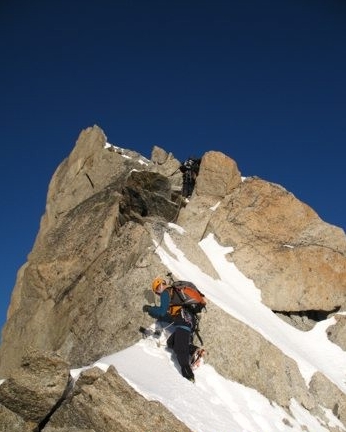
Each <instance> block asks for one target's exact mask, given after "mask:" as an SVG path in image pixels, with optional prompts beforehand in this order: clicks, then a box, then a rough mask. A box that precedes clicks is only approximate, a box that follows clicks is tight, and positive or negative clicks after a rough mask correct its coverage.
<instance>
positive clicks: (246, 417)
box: [71, 335, 346, 432]
mask: <svg viewBox="0 0 346 432" xmlns="http://www.w3.org/2000/svg"><path fill="white" fill-rule="evenodd" d="M110 365H113V366H114V367H115V368H116V369H117V371H118V372H119V373H120V375H121V376H122V377H123V378H124V379H125V380H126V381H127V382H128V383H129V384H130V385H131V386H132V387H133V388H134V389H135V390H136V391H137V392H139V393H140V394H141V395H143V396H144V397H145V398H146V399H148V400H155V401H158V402H160V403H162V404H163V405H165V406H166V408H168V409H169V410H170V411H171V412H172V413H173V414H174V415H175V416H176V417H177V418H178V419H179V420H181V421H183V422H184V423H185V424H186V425H187V426H188V427H189V428H190V429H191V430H192V431H194V432H215V431H232V432H244V431H247V432H258V431H261V432H262V431H265V432H278V431H282V432H284V431H285V432H292V431H294V432H298V431H309V432H328V431H330V430H331V428H333V427H338V428H339V430H346V428H345V427H344V426H343V425H342V423H341V422H340V421H339V420H338V419H337V418H336V417H335V416H334V414H333V413H332V411H331V410H329V409H324V411H325V417H326V420H322V419H321V418H316V417H314V416H313V415H312V414H310V413H309V411H307V410H306V409H305V408H303V407H302V406H301V405H300V404H299V403H297V401H296V400H294V399H292V400H291V402H290V407H289V409H290V411H291V413H292V414H289V413H288V412H286V411H285V410H284V409H283V408H281V407H280V406H278V405H277V404H276V403H273V402H271V401H269V400H268V399H266V398H265V397H264V396H263V395H261V394H260V393H259V392H258V391H256V390H254V389H252V388H249V387H246V386H244V385H241V384H239V383H237V382H234V381H230V380H227V379H225V378H223V377H222V376H221V375H219V374H218V373H217V372H216V371H215V369H214V368H213V367H211V366H210V365H208V364H203V365H201V366H200V367H199V368H198V369H197V370H196V371H195V376H196V383H195V384H192V383H190V382H189V381H187V380H186V379H184V378H183V377H182V376H181V375H180V373H179V370H178V369H179V367H178V366H177V364H176V362H175V361H174V358H173V357H172V355H171V353H170V352H169V351H168V350H167V349H166V347H165V336H164V335H163V336H162V337H161V339H160V344H159V345H158V341H157V340H156V339H154V338H147V339H145V340H142V341H140V342H138V343H137V344H136V345H134V346H132V347H130V348H128V349H126V350H124V351H121V352H118V353H115V354H113V355H110V356H107V357H103V358H101V359H100V360H98V361H97V362H95V363H94V364H93V365H91V366H92V367H93V366H97V367H99V368H100V369H102V370H104V371H106V370H107V369H108V367H109V366H110ZM82 370H84V368H82V369H75V370H72V371H71V375H72V376H73V377H74V378H75V379H78V376H79V374H80V372H81V371H82Z"/></svg>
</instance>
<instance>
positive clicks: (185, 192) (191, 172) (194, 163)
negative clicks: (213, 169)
mask: <svg viewBox="0 0 346 432" xmlns="http://www.w3.org/2000/svg"><path fill="white" fill-rule="evenodd" d="M200 163H201V159H196V158H194V157H189V158H188V159H186V161H185V162H184V163H182V164H181V165H180V167H179V169H180V171H181V172H182V173H183V188H182V196H183V197H184V198H190V196H191V195H192V192H193V189H194V187H195V183H196V178H197V176H198V173H199V166H200Z"/></svg>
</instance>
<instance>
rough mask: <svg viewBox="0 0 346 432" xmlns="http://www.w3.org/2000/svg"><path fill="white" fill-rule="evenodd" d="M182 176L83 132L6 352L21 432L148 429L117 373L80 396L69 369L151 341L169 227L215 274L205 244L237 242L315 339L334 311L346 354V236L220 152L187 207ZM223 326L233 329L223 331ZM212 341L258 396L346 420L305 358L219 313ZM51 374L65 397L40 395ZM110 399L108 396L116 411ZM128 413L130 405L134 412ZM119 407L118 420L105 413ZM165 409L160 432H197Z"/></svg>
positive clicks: (101, 376) (263, 284)
mask: <svg viewBox="0 0 346 432" xmlns="http://www.w3.org/2000/svg"><path fill="white" fill-rule="evenodd" d="M179 166H180V162H179V161H178V160H176V159H175V158H174V156H173V155H172V154H171V153H167V152H165V151H164V150H163V149H160V148H159V147H157V146H155V147H154V148H153V151H152V156H151V160H147V159H146V158H144V157H143V156H141V155H140V154H138V153H136V152H133V151H130V150H123V149H119V148H117V147H114V146H111V145H107V139H106V136H105V134H104V132H103V131H102V130H101V129H100V128H99V127H97V126H94V127H92V128H88V129H86V130H84V131H82V132H81V134H80V136H79V139H78V141H77V143H76V145H75V147H74V148H73V150H72V152H71V154H70V155H69V157H68V158H67V159H65V160H64V161H63V162H62V163H61V164H60V166H59V167H58V168H57V170H56V172H55V173H54V176H53V178H52V180H51V182H50V185H49V189H48V195H47V204H46V211H45V214H44V215H43V217H42V219H41V224H40V230H39V233H38V235H37V237H36V241H35V244H34V247H33V249H32V251H31V253H30V254H29V256H28V261H27V262H26V263H25V264H24V265H23V266H22V267H21V269H19V271H18V274H17V281H16V285H15V287H14V290H13V294H12V298H11V304H10V307H9V310H8V320H7V322H6V325H5V327H4V329H3V333H2V344H1V347H0V377H1V378H8V380H7V381H5V383H4V384H2V385H1V386H0V404H1V405H0V420H1V419H4V422H5V421H6V422H12V423H13V424H15V425H16V426H15V427H17V426H18V427H20V426H19V425H22V429H18V430H23V431H25V430H26V429H25V428H28V427H29V429H28V430H33V428H32V424H34V425H36V426H37V425H41V426H40V428H41V429H42V430H45V431H59V432H62V431H64V430H66V431H67V430H68V431H71V430H80V431H93V430H95V431H103V430H105V431H106V430H107V431H112V430H117V431H121V430H124V431H125V430H131V431H136V430H141V429H140V422H139V423H138V424H137V423H135V420H134V418H135V417H136V413H138V415H140V418H142V419H145V420H144V421H147V417H146V414H145V413H144V412H142V411H141V405H143V404H144V401H143V400H142V399H141V398H140V397H139V395H137V394H136V393H135V392H134V391H133V390H132V389H130V388H129V387H128V386H127V384H125V383H124V382H123V381H122V380H121V379H120V378H119V377H118V375H117V373H116V371H115V370H109V371H107V372H106V373H101V372H100V371H95V370H93V371H88V372H87V373H85V374H83V376H82V377H81V378H80V381H78V382H77V385H76V387H75V388H74V389H73V391H72V390H71V389H69V388H68V382H69V380H68V376H67V375H68V374H67V370H68V368H77V367H81V366H83V365H88V364H91V363H93V362H94V361H96V360H97V359H99V358H100V357H102V356H105V355H108V354H111V353H114V352H117V351H120V350H122V349H124V348H126V347H128V346H130V345H132V344H133V343H135V342H136V341H138V338H139V335H138V325H139V323H141V324H144V325H145V324H149V323H151V319H149V318H148V317H147V316H143V313H142V310H141V306H142V304H143V303H146V302H148V301H152V298H150V296H151V295H152V293H151V292H150V290H149V291H148V288H149V287H150V283H151V280H152V279H153V278H154V277H156V276H157V275H158V274H166V273H167V268H165V266H164V265H163V264H162V263H161V261H160V259H159V258H158V256H157V255H156V253H155V247H156V245H157V244H160V243H161V242H162V239H163V235H164V233H165V232H170V226H169V223H170V222H174V223H176V224H178V225H180V226H182V227H183V228H184V229H185V231H186V234H185V235H184V242H182V240H181V239H178V238H175V239H174V240H176V241H177V244H178V247H179V248H181V250H182V251H183V252H184V254H185V255H186V256H187V257H188V259H189V260H190V261H191V262H193V263H195V264H196V265H197V266H199V267H201V268H203V271H205V273H207V274H209V275H210V276H211V277H213V278H216V277H217V275H216V274H215V270H214V269H213V267H212V266H211V265H210V263H209V262H206V260H205V256H204V255H203V254H202V253H200V252H199V251H198V250H197V248H196V242H198V241H200V240H202V239H203V238H204V237H206V236H207V235H208V234H209V233H214V234H215V236H216V238H217V239H218V241H219V242H220V243H221V244H222V245H225V246H232V247H233V248H234V251H233V252H232V253H231V254H230V255H229V257H228V259H229V261H230V262H234V263H235V264H236V266H237V267H238V268H239V269H240V270H241V271H242V272H243V273H244V274H245V275H246V276H247V277H249V278H251V279H253V281H254V283H255V285H256V286H257V287H258V288H259V289H260V290H261V293H262V301H263V303H264V304H266V305H267V306H268V307H270V308H271V309H272V310H273V311H275V312H276V313H277V314H279V315H280V316H281V317H282V319H284V320H286V321H287V322H289V323H290V324H291V325H294V326H296V327H298V328H300V329H303V330H308V329H310V328H312V327H313V325H314V323H315V322H316V321H317V320H321V319H325V318H326V317H330V316H334V315H335V323H334V324H333V325H332V326H330V327H329V329H328V335H329V338H330V340H332V341H333V342H334V343H335V344H338V345H339V346H340V347H341V348H342V349H344V350H345V349H346V348H345V346H346V345H345V328H346V323H345V319H344V318H345V316H344V315H340V314H339V315H338V314H336V312H337V311H345V310H346V237H345V233H344V232H343V230H341V229H340V228H338V227H335V226H332V225H329V224H327V223H325V222H323V221H322V220H321V219H320V218H319V217H318V215H317V214H316V213H315V212H314V211H313V210H312V209H311V208H310V207H308V206H307V205H306V204H304V203H302V202H300V201H299V200H297V199H296V198H295V197H294V195H292V194H291V193H289V192H288V191H286V190H285V189H284V188H282V187H281V186H279V185H276V184H273V183H269V182H266V181H264V180H261V179H259V178H256V177H251V178H247V179H242V178H241V174H240V171H239V170H238V167H237V164H236V162H235V161H234V160H232V159H231V158H229V157H227V156H226V155H224V154H222V153H220V152H215V151H210V152H207V153H205V154H204V155H202V161H201V166H200V172H199V175H198V177H197V181H196V186H195V190H194V192H193V195H192V197H191V199H190V202H189V203H188V204H187V205H186V203H183V201H182V199H181V196H180V193H179V191H180V189H181V184H182V178H181V173H180V171H179ZM211 209H212V210H211ZM173 231H174V230H172V232H170V234H172V236H174V233H173ZM220 315H221V316H222V319H220ZM215 321H218V322H219V321H220V325H219V326H218V328H217V331H216V330H215V326H213V322H215ZM202 332H203V334H204V339H205V343H206V344H207V345H208V348H209V352H210V355H209V357H208V362H209V363H210V364H211V365H213V366H214V367H215V368H216V369H217V370H218V372H219V373H221V374H222V375H224V376H225V377H227V378H229V379H232V380H236V381H238V382H241V383H244V384H246V385H247V386H250V387H253V388H256V389H258V391H260V392H261V393H262V394H264V395H265V396H266V397H268V398H269V399H271V400H273V401H276V402H277V403H278V404H280V405H281V406H283V407H287V406H288V405H289V400H290V398H291V397H295V398H296V400H297V401H299V402H300V403H302V404H303V405H304V406H305V407H307V408H308V409H310V410H312V411H313V410H317V407H318V405H319V404H322V405H325V406H328V407H330V409H333V410H334V411H333V412H337V414H336V415H338V416H339V418H340V419H341V420H342V421H344V422H346V419H345V415H346V414H345V413H346V410H343V408H344V407H345V395H343V394H340V391H339V390H338V389H335V386H334V385H332V384H331V383H329V382H328V381H327V380H326V379H325V378H321V377H315V380H314V381H313V385H311V386H310V388H307V387H306V385H305V383H304V381H303V379H302V377H301V375H300V373H299V371H298V369H297V367H296V365H295V364H294V362H292V360H291V359H289V358H287V357H286V356H284V355H283V354H282V353H281V352H280V351H279V350H278V349H277V348H276V347H274V346H272V345H271V344H270V343H269V342H268V341H266V340H265V339H264V338H263V337H262V336H261V335H260V334H258V333H257V332H255V331H254V330H253V329H251V328H249V327H247V326H246V325H245V324H243V323H240V322H239V321H237V320H236V319H234V318H232V317H230V316H229V315H227V314H225V313H223V312H222V311H220V310H219V308H217V307H216V306H214V305H210V307H209V308H208V314H206V315H205V318H203V320H202ZM221 340H222V341H223V343H220V341H221ZM225 340H226V341H227V343H224V341H225ZM249 341H251V343H249ZM220 346H221V348H220ZM28 347H33V348H34V349H36V350H37V351H36V352H37V353H38V354H37V355H36V357H35V356H33V357H30V358H31V359H33V358H35V359H36V360H35V361H34V363H35V364H37V365H38V366H36V367H35V369H32V368H30V367H29V366H25V362H26V361H25V360H24V363H23V359H25V358H26V357H25V356H26V352H27V349H28ZM220 349H221V351H222V352H221V354H220ZM44 352H50V353H54V355H52V356H51V355H49V356H46V355H44V354H42V353H44ZM216 353H217V354H216ZM54 356H57V358H58V359H59V360H57V359H56V358H55V357H54ZM39 359H45V360H39ZM53 359H55V360H54V361H53ZM235 360H236V361H235ZM30 361H32V360H30ZM46 363H47V365H46ZM30 364H31V363H30ZM59 365H60V366H59ZM41 368H42V370H43V372H44V371H46V372H47V375H49V374H50V373H53V369H54V368H57V369H58V370H61V373H59V374H58V377H61V381H60V384H59V385H57V384H55V385H54V388H55V389H59V391H57V392H56V393H54V394H52V393H50V391H52V390H53V388H49V386H48V387H47V388H46V389H45V390H42V388H43V387H41V388H40V390H38V389H37V388H36V387H35V385H34V381H35V379H34V378H32V377H33V376H35V374H37V376H40V375H39V374H40V369H41ZM273 370H275V373H274V374H273V373H272V371H273ZM28 371H30V374H29V375H30V376H31V378H30V379H32V381H30V380H29V378H28V376H29V375H28V373H29V372H28ZM43 372H42V373H43ZM54 374H56V372H54ZM66 374H67V375H66ZM23 382H24V383H27V382H31V383H32V386H33V389H32V390H33V391H36V394H35V397H33V400H34V401H36V403H37V405H38V406H40V407H41V410H40V409H38V410H37V413H36V417H35V416H33V413H32V411H33V409H32V406H31V405H30V401H29V399H30V398H31V397H27V396H26V393H25V392H24V393H23V395H21V394H20V393H21V392H20V391H19V389H21V388H22V387H23ZM42 382H43V383H44V382H45V380H42ZM47 382H48V381H47ZM268 383H269V384H268ZM24 387H25V386H24ZM64 389H67V390H66V391H67V395H66V394H65V393H64V391H63V390H64ZM61 392H63V393H64V396H63V400H62V401H60V399H59V397H61ZM98 392H101V393H102V395H103V396H102V397H103V398H104V399H106V400H107V402H106V403H105V402H104V403H103V406H101V405H102V404H101V402H100V401H101V399H99V398H100V397H101V396H98ZM328 392H329V393H328ZM114 393H116V394H117V397H116V398H115V399H112V398H113V397H114ZM27 394H29V393H27ZM329 394H332V395H334V396H335V398H336V399H335V400H336V402H335V400H334V401H333V402H332V400H331V398H330V397H329V396H328V395H329ZM39 396H40V397H39ZM334 396H333V397H334ZM132 400H133V401H134V402H133V403H132ZM59 401H60V402H59ZM335 403H337V407H338V409H336V408H335ZM124 404H126V405H127V404H130V407H129V415H128V416H127V415H125V414H124V412H122V409H123V407H124V406H125V405H124ZM117 405H119V407H118V408H117V407H116V406H117ZM156 405H159V404H155V406H156ZM107 406H112V407H113V409H112V412H106V410H107ZM152 406H153V405H150V408H148V407H147V406H146V409H147V410H148V412H151V410H153V411H155V410H154V409H153V408H152ZM18 407H21V409H20V410H19V409H18ZM53 408H54V412H52V409H53ZM156 408H157V407H156ZM156 408H155V409H156ZM161 409H162V411H160V413H161V414H160V413H159V414H158V415H157V416H155V415H153V416H152V419H153V423H152V424H150V427H149V428H148V430H154V429H155V428H156V429H157V430H160V431H165V430H177V431H178V430H186V429H184V428H185V426H184V425H179V426H176V423H174V424H175V426H174V428H172V424H173V423H171V419H170V417H169V416H168V415H167V412H165V411H164V408H163V407H161ZM86 411H88V412H90V417H88V418H86V417H85V414H83V413H85V412H86ZM161 415H162V416H161ZM45 416H48V417H45ZM48 418H49V421H48V420H47V419H48ZM76 419H78V421H79V423H78V424H77V423H76V422H77V420H76ZM172 421H173V420H172ZM176 421H177V420H176V419H175V422H176ZM45 422H46V423H45ZM148 422H149V420H148ZM0 423H2V422H1V421H0ZM4 424H5V423H4ZM6 424H10V423H6ZM110 424H115V425H116V427H117V429H111V426H110ZM148 425H149V423H148ZM15 427H13V429H12V430H14V431H15V430H16V429H15ZM30 427H31V429H30ZM180 427H181V429H179V428H180ZM43 428H44V429H43ZM76 428H77V429H76ZM4 430H6V429H4ZM0 431H1V426H0Z"/></svg>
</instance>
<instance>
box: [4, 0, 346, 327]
mask: <svg viewBox="0 0 346 432" xmlns="http://www.w3.org/2000/svg"><path fill="white" fill-rule="evenodd" d="M0 48H1V51H0V52H1V68H0V101H1V104H0V110H1V113H0V114H1V116H0V119H1V120H0V121H1V144H2V146H1V162H0V163H1V177H2V181H1V182H0V185H1V186H0V187H1V197H2V202H3V204H2V211H1V213H0V215H1V216H0V218H1V219H0V226H1V242H0V247H1V286H0V292H1V294H0V327H2V325H3V323H4V321H5V314H6V310H7V307H8V303H9V299H10V293H11V291H12V289H13V286H14V284H15V278H16V274H17V271H18V269H19V267H20V266H21V265H22V264H23V263H25V262H26V260H27V254H28V253H29V252H30V250H31V249H32V246H33V242H34V239H35V237H36V234H37V232H38V229H39V222H40V218H41V216H42V214H43V213H44V208H45V202H46V193H47V189H48V184H49V181H50V179H51V177H52V175H53V173H54V171H55V169H56V168H57V166H58V165H59V163H60V162H62V160H63V159H64V158H65V157H67V156H68V155H69V153H70V152H71V150H72V148H73V147H74V144H75V141H76V139H77V137H78V135H79V133H80V131H81V130H82V129H84V128H86V127H88V126H92V125H94V124H97V125H99V126H100V127H101V128H102V129H103V130H104V131H105V133H106V135H107V137H108V141H109V142H111V143H112V144H117V145H119V146H122V147H125V148H129V149H132V150H136V151H138V152H140V153H142V154H143V155H144V156H147V157H150V154H151V149H152V147H153V145H158V146H160V147H163V148H164V149H165V150H167V151H171V152H172V153H173V154H174V155H175V156H176V157H177V158H178V159H180V160H183V159H185V157H186V156H189V155H190V154H192V155H196V156H200V155H203V153H204V152H206V151H208V150H218V151H221V152H224V153H225V154H227V155H229V156H230V157H232V158H233V159H235V160H236V162H237V164H238V167H239V169H240V171H241V173H242V175H244V176H249V175H257V176H259V177H261V178H263V179H265V180H268V181H272V182H275V183H279V184H281V185H282V186H284V187H285V188H286V189H287V190H289V191H290V192H292V193H293V194H294V195H295V196H296V197H297V198H299V199H301V200H302V201H304V202H306V203H307V204H309V205H310V206H311V207H312V208H313V209H314V210H315V211H316V212H317V213H318V214H319V215H320V217H321V218H322V219H323V220H325V221H327V222H329V223H331V224H333V225H337V226H340V227H342V228H343V229H346V217H345V206H346V205H345V198H344V197H345V191H344V186H345V179H344V175H345V174H344V173H345V168H344V167H345V161H344V159H343V156H344V149H345V142H346V85H345V77H346V3H345V1H344V0H280V1H277V0H262V1H259V0H248V1H244V0H234V1H232V0H224V1H219V0H213V1H211V0H208V1H203V0H198V1H197V0H196V1H189V0H184V1H180V0H174V1H163V0H158V1H152V0H145V1H144V0H122V1H117V0H83V1H82V0H80V1H79V0H74V1H71V0H68V1H67V0H50V1H47V0H35V1H31V2H29V1H27V0H11V1H2V2H1V3H0Z"/></svg>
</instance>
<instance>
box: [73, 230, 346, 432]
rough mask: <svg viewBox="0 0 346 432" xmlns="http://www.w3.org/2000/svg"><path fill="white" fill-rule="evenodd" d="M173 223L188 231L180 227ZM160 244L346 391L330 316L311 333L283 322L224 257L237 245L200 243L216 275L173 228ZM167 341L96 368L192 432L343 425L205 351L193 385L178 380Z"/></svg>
mask: <svg viewBox="0 0 346 432" xmlns="http://www.w3.org/2000/svg"><path fill="white" fill-rule="evenodd" d="M170 226H171V228H172V229H174V230H176V232H178V233H179V234H180V235H184V230H183V229H182V228H181V227H179V226H176V225H174V224H170ZM155 246H156V253H157V254H158V255H159V256H160V259H161V261H162V263H163V264H164V265H165V266H166V267H167V268H168V269H169V270H170V271H172V272H174V274H175V275H176V276H177V277H178V278H179V279H183V280H186V279H188V278H191V277H192V279H193V280H194V281H195V282H197V283H198V286H203V292H204V293H205V294H206V296H207V298H208V300H210V301H212V302H213V303H215V304H217V305H218V306H219V307H220V308H222V309H223V310H224V311H225V312H226V313H228V314H230V315H232V316H234V317H236V318H237V319H238V320H240V321H242V322H244V323H246V324H247V325H248V326H251V327H252V328H253V329H255V330H256V331H257V332H259V333H261V334H262V336H263V337H265V338H266V339H268V340H270V341H271V342H272V343H273V344H275V345H276V346H277V347H278V348H279V349H280V350H282V351H283V352H284V353H285V354H286V355H287V356H289V357H291V358H292V359H293V360H295V361H296V363H297V365H298V367H299V370H300V372H301V374H302V376H303V377H304V379H305V382H306V384H307V385H309V383H310V380H311V377H312V375H313V374H314V373H315V372H318V371H319V372H321V373H323V374H324V375H325V376H326V377H328V378H329V379H330V380H331V381H333V382H334V383H335V385H337V386H338V387H339V388H340V390H341V391H343V392H346V352H345V351H343V350H342V349H341V348H340V347H338V346H337V345H334V344H333V343H332V342H330V341H329V340H328V338H327V335H326V328H327V327H328V326H329V325H330V324H331V322H332V321H333V318H331V319H329V320H325V321H324V322H323V321H322V322H320V323H318V324H316V326H315V328H314V329H313V330H311V331H310V332H303V331H300V330H297V329H294V328H293V327H291V326H290V325H288V324H287V323H285V322H283V321H282V320H281V319H279V318H278V317H277V316H276V315H275V314H273V313H272V311H271V310H270V309H268V308H267V307H266V306H264V305H263V303H262V302H261V296H260V291H259V290H258V289H257V288H256V287H255V285H254V283H253V281H251V280H250V279H248V278H246V277H245V276H244V275H243V274H242V273H241V272H239V270H238V269H237V268H236V266H234V265H233V264H231V265H230V263H229V262H228V261H227V260H226V259H225V255H227V254H228V253H229V252H231V249H232V248H225V247H222V246H220V245H218V243H217V242H216V241H215V239H214V236H213V235H212V234H210V235H209V236H207V237H206V238H205V239H204V240H202V241H201V242H200V243H199V246H200V247H201V248H202V249H203V251H204V253H205V254H206V255H207V256H208V258H209V260H210V261H211V262H212V263H213V265H214V267H215V269H216V270H217V272H218V275H219V278H218V279H217V280H214V279H212V278H211V277H210V276H208V275H206V274H205V273H204V272H203V271H202V270H201V269H200V268H198V267H197V266H195V265H194V264H192V263H191V262H190V261H189V260H188V259H187V258H186V256H185V255H184V253H183V252H182V251H181V250H179V248H178V247H177V246H176V244H175V243H174V241H173V240H172V238H171V236H170V235H169V234H168V233H166V234H165V236H164V244H163V245H158V244H156V245H155ZM244 300H245V301H244ZM202 319H203V318H202ZM165 340H166V335H165V333H163V334H162V336H161V337H160V339H155V338H148V339H145V340H142V341H140V342H138V343H137V344H135V345H134V346H132V347H130V348H128V349H126V350H123V351H121V352H118V353H115V354H113V355H110V356H106V357H103V358H101V359H100V360H98V361H97V362H95V363H94V364H93V365H91V366H97V367H99V368H100V369H102V370H104V371H106V370H107V369H108V367H109V366H110V365H113V366H114V367H115V368H116V369H117V371H118V372H119V373H120V374H121V376H123V378H124V379H125V380H126V381H127V382H128V383H129V384H130V385H131V386H132V387H133V388H134V389H136V391H138V392H139V393H140V394H142V395H143V396H144V397H146V398H147V399H148V400H156V401H159V402H161V403H162V404H163V405H165V406H166V407H167V408H168V409H169V410H170V411H171V412H172V413H173V414H174V415H176V416H177V417H178V418H179V419H180V420H182V421H183V422H184V423H185V424H186V425H187V426H188V427H189V428H191V430H192V431H195V432H215V431H227V430H231V431H232V432H244V431H247V432H258V431H266V432H276V431H291V432H292V431H310V432H320V431H321V432H322V431H330V430H332V428H337V429H336V430H340V431H343V430H346V427H345V425H343V424H342V423H341V422H340V420H339V419H338V418H337V417H336V416H335V415H334V414H333V412H332V411H331V409H328V408H326V407H323V406H320V410H321V412H322V413H323V418H322V416H318V415H317V416H315V415H313V414H312V413H310V412H309V411H308V410H307V409H305V408H304V407H303V406H302V405H300V404H299V403H298V402H297V401H296V400H295V399H294V398H292V399H291V401H290V406H289V412H288V411H285V410H284V409H283V408H282V407H280V406H279V405H278V404H276V403H275V402H271V401H269V400H268V399H267V398H266V397H264V396H263V395H261V394H260V393H259V392H258V391H256V390H255V389H252V388H249V387H246V386H244V385H241V384H239V383H237V382H234V381H232V380H229V379H226V378H224V377H223V376H221V375H220V374H218V373H217V372H216V371H215V369H214V368H213V367H212V366H210V365H209V364H208V355H207V357H206V361H205V363H204V364H203V365H202V366H200V367H199V368H198V369H197V371H196V372H195V375H196V383H195V384H191V383H190V382H188V381H187V380H185V379H184V378H182V377H181V375H180V373H179V367H178V366H177V363H176V362H175V359H174V357H173V356H172V353H171V352H170V351H169V350H168V349H167V348H166V347H165ZM91 366H88V367H91ZM83 369H84V368H81V369H76V370H72V371H71V374H72V376H73V377H74V378H75V379H78V376H79V374H80V372H81V371H82V370H83ZM182 395H186V397H183V396H182Z"/></svg>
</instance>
